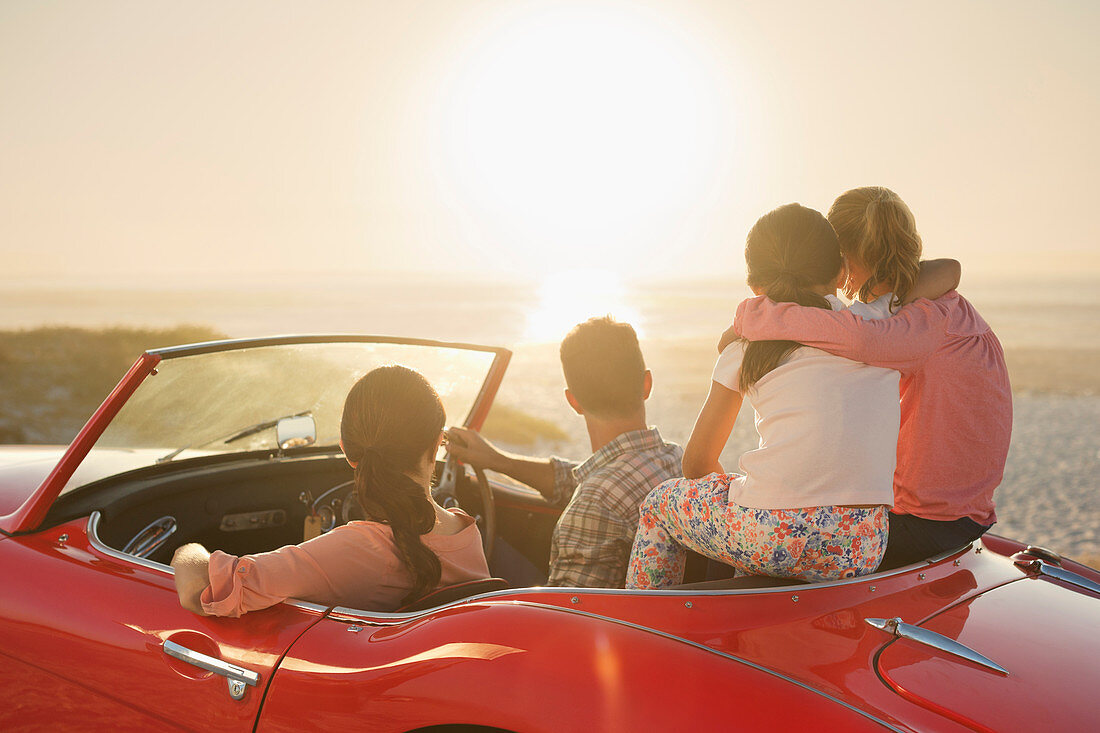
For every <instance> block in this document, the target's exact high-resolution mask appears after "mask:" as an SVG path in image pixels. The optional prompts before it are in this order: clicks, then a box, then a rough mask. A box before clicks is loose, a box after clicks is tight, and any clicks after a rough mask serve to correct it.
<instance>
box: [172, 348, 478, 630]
mask: <svg viewBox="0 0 1100 733" xmlns="http://www.w3.org/2000/svg"><path fill="white" fill-rule="evenodd" d="M445 421H446V416H445V414H444V412H443V404H442V403H441V402H440V400H439V396H438V395H437V394H436V392H435V390H434V389H433V388H432V386H431V385H430V384H429V383H428V381H427V380H426V379H424V377H423V376H421V375H420V374H419V373H418V372H416V371H413V370H412V369H408V368H406V367H403V366H384V367H379V368H377V369H374V370H373V371H371V372H370V373H368V374H367V375H366V376H365V377H363V378H362V379H360V380H359V381H358V382H356V383H355V385H354V386H353V387H352V388H351V392H350V393H349V394H348V397H347V400H346V401H345V402H344V414H343V419H342V420H341V423H340V435H341V440H340V445H341V447H342V448H343V450H344V455H345V456H346V457H347V460H348V463H349V464H351V466H352V467H353V468H354V470H355V491H356V494H357V496H358V498H359V503H360V504H361V505H362V507H363V511H364V513H365V514H366V516H367V520H366V521H352V522H349V523H347V524H346V525H343V526H341V527H336V528H335V529H333V530H332V531H331V532H328V533H327V534H324V535H321V536H320V537H316V538H314V539H311V540H309V541H307V542H303V543H302V544H300V545H288V546H286V547H282V548H280V549H278V550H275V551H273V552H265V553H261V554H258V555H246V556H244V557H234V556H233V555H229V554H226V553H223V552H220V551H215V552H213V553H211V554H208V553H207V552H206V550H205V549H204V548H203V547H202V546H201V545H196V544H190V545H184V546H183V547H181V548H180V549H179V550H177V551H176V555H175V557H174V558H173V559H172V567H173V568H175V570H176V588H177V590H178V591H179V595H180V602H181V603H182V604H183V606H184V608H187V609H189V610H192V611H194V612H196V613H199V614H202V615H211V616H234V617H235V616H240V615H241V614H242V613H246V612H248V611H255V610H257V609H261V608H267V607H268V606H272V605H274V604H276V603H279V602H281V601H284V600H286V599H287V598H297V599H301V600H305V601H312V602H314V603H320V604H322V605H326V606H348V607H351V608H359V609H365V610H374V611H393V610H395V609H397V608H399V607H401V606H403V605H405V604H407V603H410V602H412V601H415V600H417V599H418V598H420V597H422V596H424V595H425V594H427V593H428V592H430V591H432V590H434V589H435V588H438V587H441V586H446V585H453V584H455V583H461V582H464V581H468V580H476V579H479V578H487V577H489V569H488V566H487V564H486V562H485V554H484V552H483V551H482V545H481V535H480V533H479V532H478V529H477V526H476V525H475V524H474V520H473V519H472V518H471V517H469V516H468V515H466V514H464V513H463V512H461V511H459V510H447V509H444V508H443V507H441V506H439V505H438V504H436V503H435V501H433V500H432V496H431V479H432V473H433V471H434V468H435V455H436V452H437V451H438V450H439V445H440V442H441V441H442V440H443V427H444V423H445Z"/></svg>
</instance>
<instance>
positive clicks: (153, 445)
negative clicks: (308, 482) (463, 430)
mask: <svg viewBox="0 0 1100 733" xmlns="http://www.w3.org/2000/svg"><path fill="white" fill-rule="evenodd" d="M493 358H494V353H493V352H491V351H478V350H472V349H462V348H455V347H445V346H426V345H418V344H417V345H414V344H391V343H359V342H355V343H306V344H281V345H268V346H259V347H251V348H241V349H234V350H229V351H218V352H213V353H204V354H196V355H192V356H178V357H171V358H165V359H164V360H163V361H162V362H161V363H160V364H159V365H157V372H156V373H155V374H151V375H149V376H148V377H146V378H145V380H144V381H143V382H142V383H141V385H140V386H139V387H138V389H137V391H136V392H134V394H133V395H132V396H131V397H130V399H129V400H127V402H126V404H125V405H123V407H122V409H121V410H120V411H119V413H118V415H117V416H115V418H114V420H112V421H111V423H110V425H109V426H108V427H107V429H106V430H105V431H104V433H103V435H102V436H100V438H99V440H98V441H97V442H96V444H95V447H94V448H93V449H92V451H91V453H90V454H89V455H88V457H87V458H86V459H85V460H84V461H83V462H82V464H81V466H80V468H79V469H78V470H77V472H76V473H75V474H74V475H73V478H72V479H71V480H70V481H69V483H68V485H67V486H66V487H65V489H64V492H68V491H71V490H73V489H75V488H77V487H79V486H82V485H84V484H86V483H89V482H91V481H95V480H98V479H100V478H104V477H106V476H109V475H113V474H116V473H120V472H122V471H128V470H133V469H135V468H141V467H143V466H149V465H153V464H155V463H158V462H165V461H169V460H171V461H181V460H186V459H188V458H194V457H198V456H206V455H213V454H224V453H231V452H232V453H236V452H244V451H252V450H264V449H273V448H276V447H278V446H277V445H276V428H275V424H276V422H277V421H278V420H279V419H280V418H285V417H291V416H296V415H309V416H311V417H312V418H313V420H314V422H315V423H316V442H315V443H314V444H315V445H317V446H336V445H337V443H338V442H339V439H340V416H341V414H342V412H343V409H344V398H345V397H347V394H348V391H349V390H350V389H351V386H352V385H353V384H354V383H355V381H356V380H357V379H359V378H360V377H362V376H363V375H364V374H366V373H367V372H369V371H370V370H371V369H373V368H375V367H378V366H381V365H383V364H403V365H404V366H407V367H411V368H413V369H416V370H417V371H419V372H420V373H421V374H423V375H424V376H425V377H426V378H427V379H428V381H429V382H431V384H432V386H434V387H435V389H436V390H437V391H438V392H439V396H440V398H441V399H442V400H443V406H444V408H445V409H446V411H447V421H448V424H461V423H462V422H463V421H465V419H466V418H467V417H468V415H469V413H470V409H471V407H472V406H473V405H474V402H475V401H476V399H477V396H478V394H479V393H480V390H481V386H482V384H483V383H484V381H485V378H486V375H487V374H488V372H489V369H490V367H491V366H492V363H493ZM64 492H63V493H64Z"/></svg>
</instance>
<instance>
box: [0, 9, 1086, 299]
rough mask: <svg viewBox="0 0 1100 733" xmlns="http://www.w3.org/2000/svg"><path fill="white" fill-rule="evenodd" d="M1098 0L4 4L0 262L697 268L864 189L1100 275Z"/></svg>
mask: <svg viewBox="0 0 1100 733" xmlns="http://www.w3.org/2000/svg"><path fill="white" fill-rule="evenodd" d="M1097 38H1100V4H1098V3H1094V2H1084V1H1083V2H1043V3H1037V2H1032V1H1028V2H1005V1H1003V0H998V1H996V2H969V3H966V2H964V3H960V2H943V3H929V2H921V3H919V4H918V3H906V4H903V3H883V2H829V3H821V2H797V3H796V2H774V3H755V2H754V3H732V2H713V3H708V2H688V1H685V0H677V1H670V2H602V1H595V0H594V1H592V2H509V3H504V2H475V1H457V0H439V1H438V2H411V1H408V0H403V1H402V2H372V3H367V2H308V3H307V2H293V3H290V2H277V1H273V0H263V1H262V2H224V0H218V1H217V2H195V1H189V2H186V3H179V2H171V3H170V2H148V1H145V0H142V1H140V2H137V1H135V2H113V1H110V0H100V1H97V2H82V1H74V2H42V1H40V0H33V1H32V0H26V1H21V0H6V1H5V2H4V3H2V4H0V104H2V110H3V111H2V113H0V279H2V280H4V281H7V282H8V283H9V284H14V283H19V282H29V281H38V280H42V279H49V278H55V277H56V278H60V279H64V280H74V279H83V280H87V281H88V282H97V281H104V280H109V281H112V282H113V281H116V280H118V279H121V280H123V281H130V280H133V281H134V282H160V281H168V280H171V279H173V278H176V277H178V276H183V277H185V278H187V279H188V280H189V281H195V282H201V281H203V280H205V279H210V280H211V281H214V280H220V279H224V278H227V277H234V278H241V277H251V278H253V279H255V278H263V277H268V276H285V275H286V274H287V273H294V274H305V275H310V274H313V275H314V277H318V278H320V277H323V276H322V274H321V273H324V272H332V271H337V270H346V271H348V272H351V273H363V272H384V271H393V270H401V271H422V272H440V271H443V270H445V269H447V268H451V269H458V270H462V271H465V272H489V273H501V274H518V275H522V276H532V277H534V276H539V277H541V276H544V275H547V274H553V273H556V272H562V271H567V270H575V269H586V268H595V269H616V270H619V271H621V272H623V273H625V274H627V275H653V274H659V273H676V274H681V275H687V276H692V275H704V274H705V275H712V274H714V273H716V272H717V273H721V272H724V271H736V270H738V269H739V268H740V266H741V259H742V248H743V242H744V236H745V233H746V232H747V230H748V228H749V227H750V226H751V225H752V223H753V221H755V219H756V218H757V217H758V216H760V215H761V214H763V213H764V212H765V211H767V210H768V209H770V208H772V207H774V206H776V205H779V204H782V203H786V202H789V201H800V202H802V203H804V204H806V205H810V206H814V207H817V208H820V209H823V210H824V209H826V208H827V207H828V205H829V203H830V202H831V201H832V199H833V197H835V196H836V195H837V194H839V193H840V192H841V191H843V190H844V189H846V188H850V187H853V186H858V185H867V184H883V185H888V186H890V187H891V188H894V190H896V191H897V192H898V193H900V194H901V195H902V196H903V197H904V198H905V199H906V200H907V201H908V202H909V204H910V205H911V207H912V208H913V210H914V212H915V213H916V215H917V220H918V224H919V226H920V228H921V230H922V233H923V235H924V238H925V244H926V248H927V251H928V252H929V253H930V254H933V255H952V256H956V257H958V258H960V259H963V260H964V264H966V263H969V267H970V271H971V272H973V271H975V270H982V269H989V270H993V269H995V268H998V267H999V268H1008V269H1012V268H1019V269H1020V270H1021V271H1023V268H1025V267H1026V268H1028V270H1029V271H1030V269H1031V268H1050V269H1059V268H1065V269H1067V270H1071V271H1080V270H1091V271H1094V272H1100V256H1098V254H1097V251H1098V249H1100V248H1098V243H1100V217H1098V216H1096V214H1095V213H1094V212H1095V210H1096V208H1097V206H1098V197H1100V182H1098V181H1100V141H1098V138H1097V124H1098V120H1100V93H1098V91H1097V90H1098V89H1100V84H1098V80H1100V51H1098V50H1097V49H1098V44H1097V42H1096V39H1097Z"/></svg>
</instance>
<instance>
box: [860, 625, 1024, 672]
mask: <svg viewBox="0 0 1100 733" xmlns="http://www.w3.org/2000/svg"><path fill="white" fill-rule="evenodd" d="M863 620H864V621H866V622H867V623H868V624H869V625H871V626H874V627H875V628H876V629H879V630H880V631H885V632H886V633H887V634H890V635H891V636H894V637H896V638H898V639H909V640H910V641H915V642H917V643H918V644H924V645H925V646H930V647H932V648H933V649H939V650H940V651H941V652H947V653H948V654H954V655H955V656H956V657H962V658H963V659H966V660H968V661H970V662H973V663H974V664H977V665H980V666H982V667H986V668H988V669H991V670H993V671H994V672H998V673H1000V674H1003V675H1004V676H1005V677H1007V676H1008V670H1007V669H1005V668H1004V667H1002V666H1001V665H999V664H997V663H996V662H994V661H993V660H992V659H990V658H989V657H986V656H984V655H982V654H979V653H978V652H976V651H974V650H973V649H971V648H970V647H968V646H967V645H966V644H961V643H959V642H957V641H955V640H954V639H950V638H948V637H946V636H944V635H943V634H938V633H936V632H935V631H932V630H930V629H925V628H921V627H920V626H914V625H913V624H907V623H905V622H904V621H902V620H901V619H900V618H891V619H884V618H865V619H863Z"/></svg>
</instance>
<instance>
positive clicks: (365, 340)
mask: <svg viewBox="0 0 1100 733" xmlns="http://www.w3.org/2000/svg"><path fill="white" fill-rule="evenodd" d="M295 344H398V345H408V346H433V347H437V348H445V349H462V350H464V351H483V352H486V353H491V354H498V355H499V354H504V353H507V354H509V355H511V353H512V352H511V351H510V350H508V349H505V348H503V347H500V346H483V345H480V344H469V343H461V342H457V341H436V340H434V339H422V338H402V337H400V336H366V335H360V334H354V333H332V334H285V335H280V336H264V337H260V338H243V339H223V340H220V341H202V342H199V343H194V344H182V345H180V346H167V347H164V348H161V349H149V350H148V351H147V352H146V353H147V354H150V355H152V356H159V357H161V358H162V359H176V358H179V357H183V356H195V355H198V354H208V353H211V352H216V351H234V350H236V349H254V348H260V347H263V346H289V345H295Z"/></svg>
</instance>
